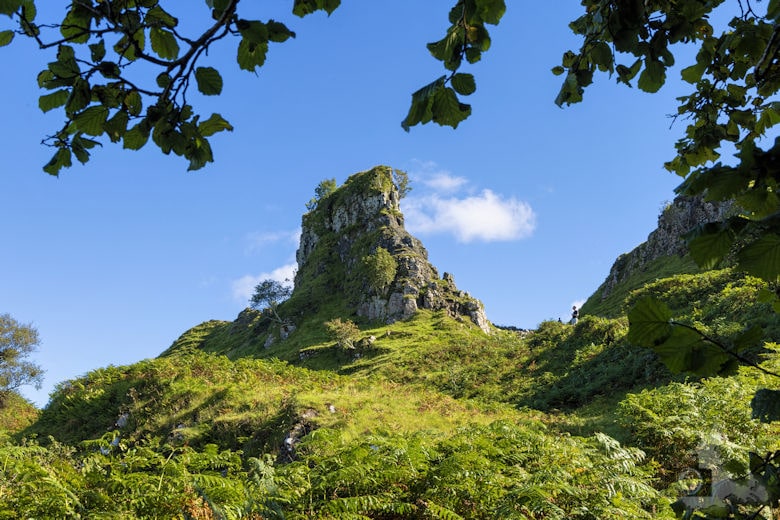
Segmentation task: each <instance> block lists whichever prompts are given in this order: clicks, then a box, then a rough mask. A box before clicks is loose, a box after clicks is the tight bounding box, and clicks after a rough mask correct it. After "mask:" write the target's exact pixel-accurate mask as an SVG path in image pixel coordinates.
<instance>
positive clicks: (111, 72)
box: [97, 61, 122, 79]
mask: <svg viewBox="0 0 780 520" xmlns="http://www.w3.org/2000/svg"><path fill="white" fill-rule="evenodd" d="M97 69H98V70H99V71H100V74H101V75H102V76H103V77H104V78H108V79H117V78H119V76H120V74H122V71H121V70H120V69H119V65H118V64H116V63H114V62H113V61H101V62H100V63H99V64H98V67H97Z"/></svg>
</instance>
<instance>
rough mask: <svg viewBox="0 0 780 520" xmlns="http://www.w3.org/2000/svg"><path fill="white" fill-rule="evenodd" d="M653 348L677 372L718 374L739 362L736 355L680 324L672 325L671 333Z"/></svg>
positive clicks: (734, 366)
mask: <svg viewBox="0 0 780 520" xmlns="http://www.w3.org/2000/svg"><path fill="white" fill-rule="evenodd" d="M651 348H652V350H653V351H654V352H655V353H656V354H658V357H659V358H661V361H663V363H664V365H666V367H667V368H668V369H669V370H670V371H672V372H674V373H679V372H691V373H694V374H697V375H700V376H715V375H719V374H720V375H724V374H726V373H732V372H733V371H734V370H735V369H736V368H737V366H738V364H737V363H736V360H735V358H734V357H732V356H731V355H729V354H728V353H727V352H725V351H723V350H722V349H720V348H719V347H717V346H715V345H713V344H711V343H709V342H707V341H705V340H704V338H703V337H702V335H701V334H699V333H698V332H697V331H695V330H692V329H690V328H688V327H685V326H681V325H673V326H672V333H671V335H669V336H668V337H667V338H666V339H664V340H663V341H662V342H660V343H658V344H657V345H655V346H653V347H651Z"/></svg>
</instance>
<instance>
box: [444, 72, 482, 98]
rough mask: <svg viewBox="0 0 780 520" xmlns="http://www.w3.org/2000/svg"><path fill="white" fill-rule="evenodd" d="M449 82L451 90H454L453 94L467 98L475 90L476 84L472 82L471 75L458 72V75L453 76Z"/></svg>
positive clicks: (472, 76) (472, 77)
mask: <svg viewBox="0 0 780 520" xmlns="http://www.w3.org/2000/svg"><path fill="white" fill-rule="evenodd" d="M450 81H451V82H452V88H454V89H455V92H457V93H458V94H462V95H464V96H468V95H470V94H473V93H474V92H475V91H476V90H477V83H476V81H474V75H473V74H464V73H462V72H459V73H458V74H454V75H453V76H452V79H451V80H450Z"/></svg>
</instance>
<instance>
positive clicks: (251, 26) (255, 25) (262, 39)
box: [236, 20, 281, 44]
mask: <svg viewBox="0 0 780 520" xmlns="http://www.w3.org/2000/svg"><path fill="white" fill-rule="evenodd" d="M280 25H281V24H280ZM236 27H238V30H239V32H240V33H241V36H242V37H243V38H244V39H245V40H247V41H248V42H250V43H253V44H260V43H266V42H268V27H267V26H266V25H265V24H264V23H263V22H259V21H257V20H252V21H247V20H239V21H238V22H236Z"/></svg>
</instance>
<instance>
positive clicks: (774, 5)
mask: <svg viewBox="0 0 780 520" xmlns="http://www.w3.org/2000/svg"><path fill="white" fill-rule="evenodd" d="M766 16H767V18H770V19H772V20H775V21H777V20H778V18H780V0H769V5H768V6H767V8H766Z"/></svg>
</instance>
